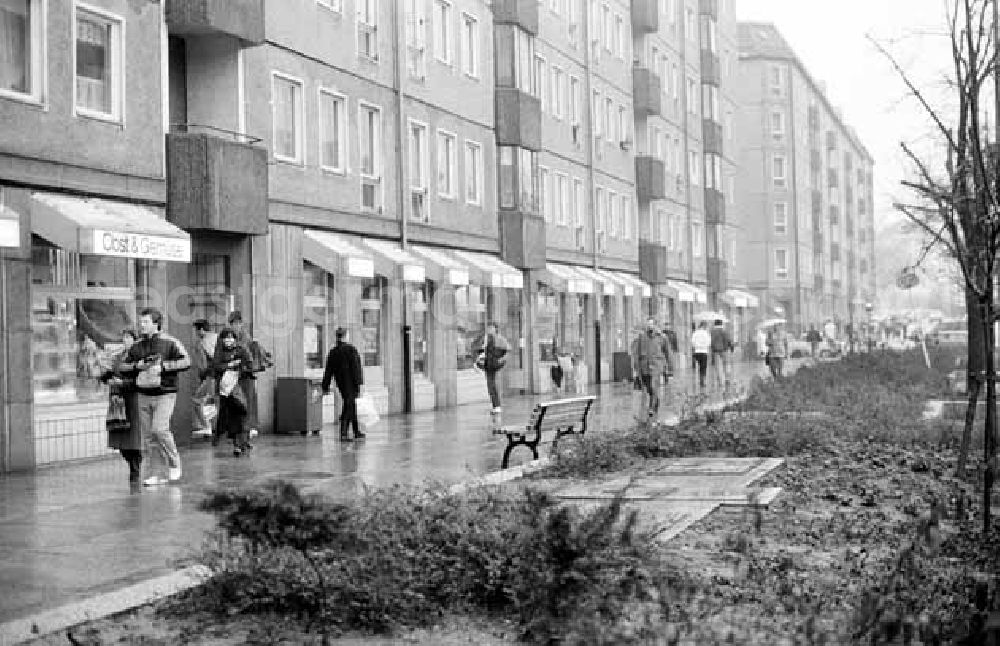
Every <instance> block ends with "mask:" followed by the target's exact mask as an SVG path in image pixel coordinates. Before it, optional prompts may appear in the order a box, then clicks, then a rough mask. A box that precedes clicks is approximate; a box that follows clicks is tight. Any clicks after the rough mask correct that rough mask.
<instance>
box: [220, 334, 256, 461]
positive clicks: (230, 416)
mask: <svg viewBox="0 0 1000 646" xmlns="http://www.w3.org/2000/svg"><path fill="white" fill-rule="evenodd" d="M218 345H219V347H218V348H217V352H216V354H215V360H214V361H213V365H212V372H213V375H214V377H215V382H216V384H217V387H216V392H217V394H218V396H219V417H218V420H217V423H216V429H217V430H216V433H217V434H218V436H220V437H221V436H223V435H225V436H226V437H228V438H229V439H230V440H232V442H233V455H235V456H236V457H239V456H241V455H243V454H244V453H246V452H248V451H250V449H252V448H253V445H251V444H250V427H249V422H248V419H247V413H248V412H249V406H248V404H249V401H248V399H247V397H246V388H247V384H249V383H253V361H252V359H251V358H250V352H249V351H248V350H247V349H246V348H245V347H243V346H241V345H240V344H239V343H238V342H237V341H236V332H235V331H234V330H232V329H231V328H226V329H225V330H223V331H222V332H221V333H220V334H219V344H218Z"/></svg>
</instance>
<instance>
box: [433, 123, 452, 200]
mask: <svg viewBox="0 0 1000 646" xmlns="http://www.w3.org/2000/svg"><path fill="white" fill-rule="evenodd" d="M456 155H457V152H456V150H455V135H453V134H452V133H450V132H446V131H444V130H438V132H437V190H438V195H440V196H441V197H445V198H449V199H451V198H454V197H455V165H456V161H457V158H456Z"/></svg>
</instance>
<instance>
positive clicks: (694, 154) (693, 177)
mask: <svg viewBox="0 0 1000 646" xmlns="http://www.w3.org/2000/svg"><path fill="white" fill-rule="evenodd" d="M700 167H701V164H700V162H699V160H698V151H697V150H689V151H688V173H689V175H690V177H689V178H688V180H689V181H690V182H691V186H698V184H699V183H700V182H701V180H700V179H699V177H698V175H699V172H698V169H699V168H700Z"/></svg>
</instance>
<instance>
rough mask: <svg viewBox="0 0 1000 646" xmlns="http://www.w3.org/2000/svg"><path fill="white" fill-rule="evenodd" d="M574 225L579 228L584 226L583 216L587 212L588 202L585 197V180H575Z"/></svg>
mask: <svg viewBox="0 0 1000 646" xmlns="http://www.w3.org/2000/svg"><path fill="white" fill-rule="evenodd" d="M573 202H574V204H573V206H574V207H575V208H574V209H573V224H575V225H576V226H577V227H582V226H583V220H584V218H583V214H584V212H585V211H586V210H587V201H586V199H585V198H584V195H583V180H582V179H579V178H576V177H574V178H573Z"/></svg>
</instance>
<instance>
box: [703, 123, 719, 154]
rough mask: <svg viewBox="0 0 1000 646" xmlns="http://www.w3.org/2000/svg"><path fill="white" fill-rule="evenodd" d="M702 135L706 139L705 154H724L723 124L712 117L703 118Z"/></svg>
mask: <svg viewBox="0 0 1000 646" xmlns="http://www.w3.org/2000/svg"><path fill="white" fill-rule="evenodd" d="M701 135H702V139H703V141H704V147H705V150H704V152H705V154H706V155H710V154H712V153H715V154H716V155H721V154H722V148H723V146H722V124H721V123H719V122H717V121H713V120H711V119H702V120H701Z"/></svg>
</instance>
